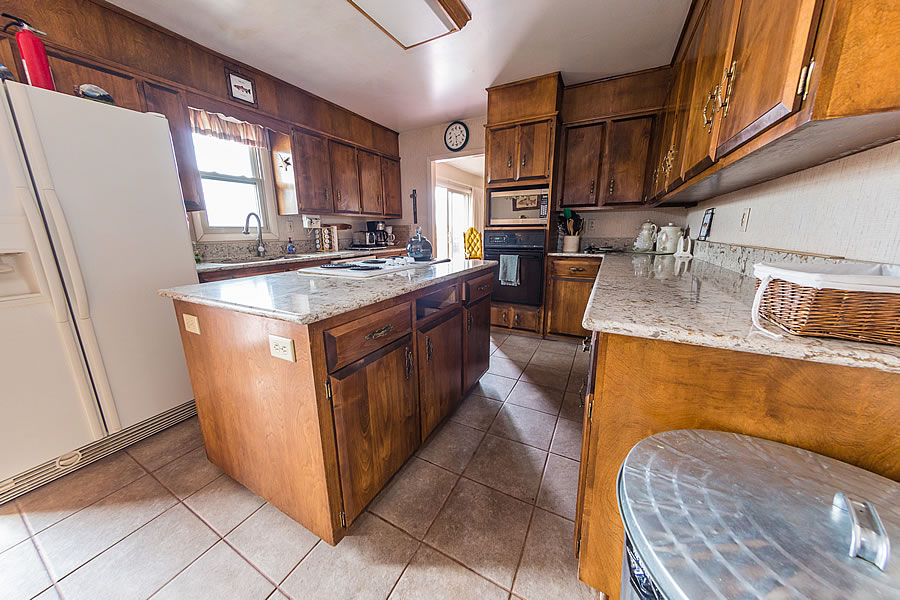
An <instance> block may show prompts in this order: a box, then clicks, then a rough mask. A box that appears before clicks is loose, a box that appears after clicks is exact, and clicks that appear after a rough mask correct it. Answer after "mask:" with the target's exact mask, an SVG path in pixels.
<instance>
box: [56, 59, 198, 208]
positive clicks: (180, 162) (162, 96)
mask: <svg viewBox="0 0 900 600" xmlns="http://www.w3.org/2000/svg"><path fill="white" fill-rule="evenodd" d="M54 76H55V73H54ZM144 98H145V99H146V101H147V110H148V111H150V112H157V113H160V114H163V115H165V116H166V119H167V120H168V121H169V130H170V131H171V133H172V149H173V150H174V151H175V165H176V167H177V168H178V179H179V180H180V182H181V195H182V197H183V199H184V209H185V210H186V211H188V212H191V211H197V210H204V208H205V205H204V203H203V188H202V186H201V183H200V172H199V171H198V170H197V155H196V154H195V153H194V141H193V138H192V133H191V123H190V117H189V116H188V106H187V103H186V102H185V99H184V94H182V93H181V92H180V91H178V90H174V89H171V88H167V87H163V86H161V85H156V84H154V83H149V82H146V81H145V82H144Z"/></svg>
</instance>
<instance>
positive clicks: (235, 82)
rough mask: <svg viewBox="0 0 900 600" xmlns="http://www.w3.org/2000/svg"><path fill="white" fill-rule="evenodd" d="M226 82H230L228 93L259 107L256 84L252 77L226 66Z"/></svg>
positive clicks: (235, 98)
mask: <svg viewBox="0 0 900 600" xmlns="http://www.w3.org/2000/svg"><path fill="white" fill-rule="evenodd" d="M225 82H226V83H227V84H228V95H229V96H230V97H231V98H233V99H234V100H239V101H241V102H243V103H244V104H249V105H250V106H253V107H254V108H256V107H258V106H257V102H256V84H255V83H254V82H253V79H252V78H251V77H248V76H246V75H241V74H240V73H236V72H235V71H232V70H231V69H229V68H228V67H225Z"/></svg>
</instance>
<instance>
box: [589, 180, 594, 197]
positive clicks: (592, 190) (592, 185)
mask: <svg viewBox="0 0 900 600" xmlns="http://www.w3.org/2000/svg"><path fill="white" fill-rule="evenodd" d="M588 193H589V194H590V195H591V196H593V195H594V180H593V179H591V191H590V192H588Z"/></svg>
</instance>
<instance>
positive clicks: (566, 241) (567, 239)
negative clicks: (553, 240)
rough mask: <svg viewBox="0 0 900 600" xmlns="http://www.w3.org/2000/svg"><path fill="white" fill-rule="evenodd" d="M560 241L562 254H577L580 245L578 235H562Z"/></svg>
mask: <svg viewBox="0 0 900 600" xmlns="http://www.w3.org/2000/svg"><path fill="white" fill-rule="evenodd" d="M562 240H563V242H562V251H563V252H578V248H579V247H580V245H581V236H580V235H564V236H562Z"/></svg>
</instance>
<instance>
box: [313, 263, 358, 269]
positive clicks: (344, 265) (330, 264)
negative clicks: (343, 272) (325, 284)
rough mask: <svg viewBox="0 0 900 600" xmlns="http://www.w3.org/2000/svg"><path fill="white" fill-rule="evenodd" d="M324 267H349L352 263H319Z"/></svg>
mask: <svg viewBox="0 0 900 600" xmlns="http://www.w3.org/2000/svg"><path fill="white" fill-rule="evenodd" d="M319 266H321V267H322V268H323V269H349V268H350V267H351V265H350V263H328V264H327V265H319Z"/></svg>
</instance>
